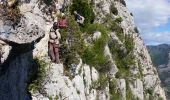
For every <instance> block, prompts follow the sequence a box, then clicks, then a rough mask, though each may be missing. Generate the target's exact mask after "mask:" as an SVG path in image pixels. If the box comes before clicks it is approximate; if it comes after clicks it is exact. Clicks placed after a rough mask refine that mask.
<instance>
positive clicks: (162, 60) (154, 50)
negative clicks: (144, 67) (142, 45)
mask: <svg viewBox="0 0 170 100" xmlns="http://www.w3.org/2000/svg"><path fill="white" fill-rule="evenodd" d="M147 48H148V51H149V53H150V55H151V58H152V61H153V64H154V65H155V66H159V65H162V64H168V53H169V52H170V45H169V44H160V45H157V46H153V45H148V46H147Z"/></svg>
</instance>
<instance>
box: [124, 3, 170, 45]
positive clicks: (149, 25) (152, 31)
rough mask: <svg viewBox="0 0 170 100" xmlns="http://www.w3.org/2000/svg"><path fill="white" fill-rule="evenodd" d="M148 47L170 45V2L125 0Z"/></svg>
mask: <svg viewBox="0 0 170 100" xmlns="http://www.w3.org/2000/svg"><path fill="white" fill-rule="evenodd" d="M125 1H126V4H127V7H128V9H129V10H130V11H131V12H132V13H133V15H134V19H135V23H136V25H137V26H138V29H139V31H140V33H141V36H142V38H143V40H144V42H145V43H146V44H147V45H157V44H163V43H167V44H170V0H125Z"/></svg>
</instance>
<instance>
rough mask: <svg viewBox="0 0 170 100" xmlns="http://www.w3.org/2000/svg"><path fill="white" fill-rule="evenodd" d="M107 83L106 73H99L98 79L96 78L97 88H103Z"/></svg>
mask: <svg viewBox="0 0 170 100" xmlns="http://www.w3.org/2000/svg"><path fill="white" fill-rule="evenodd" d="M107 85H108V77H107V75H106V74H100V75H99V79H98V80H97V88H96V89H98V90H103V89H105V88H106V86H107Z"/></svg>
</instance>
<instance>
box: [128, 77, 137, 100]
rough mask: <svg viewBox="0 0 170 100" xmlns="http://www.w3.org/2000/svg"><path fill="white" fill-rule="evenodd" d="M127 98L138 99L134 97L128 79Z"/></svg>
mask: <svg viewBox="0 0 170 100" xmlns="http://www.w3.org/2000/svg"><path fill="white" fill-rule="evenodd" d="M126 100H136V99H135V98H134V95H133V94H132V91H131V89H130V87H129V82H128V80H126Z"/></svg>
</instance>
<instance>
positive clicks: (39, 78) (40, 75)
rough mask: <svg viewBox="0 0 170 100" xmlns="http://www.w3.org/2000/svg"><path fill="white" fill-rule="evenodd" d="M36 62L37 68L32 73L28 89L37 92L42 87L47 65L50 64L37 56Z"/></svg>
mask: <svg viewBox="0 0 170 100" xmlns="http://www.w3.org/2000/svg"><path fill="white" fill-rule="evenodd" d="M34 61H35V63H36V66H34V67H36V68H37V70H36V72H34V73H31V75H30V77H31V78H30V82H29V85H28V90H29V91H32V92H36V91H38V90H39V89H41V84H42V82H43V79H44V78H45V73H46V70H45V68H46V66H47V65H48V63H46V62H45V61H44V60H41V59H38V58H35V59H34Z"/></svg>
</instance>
